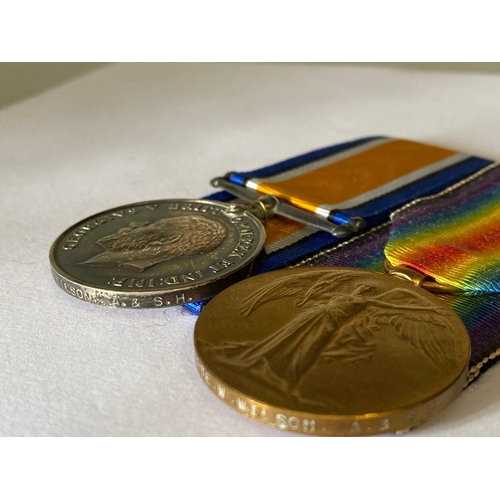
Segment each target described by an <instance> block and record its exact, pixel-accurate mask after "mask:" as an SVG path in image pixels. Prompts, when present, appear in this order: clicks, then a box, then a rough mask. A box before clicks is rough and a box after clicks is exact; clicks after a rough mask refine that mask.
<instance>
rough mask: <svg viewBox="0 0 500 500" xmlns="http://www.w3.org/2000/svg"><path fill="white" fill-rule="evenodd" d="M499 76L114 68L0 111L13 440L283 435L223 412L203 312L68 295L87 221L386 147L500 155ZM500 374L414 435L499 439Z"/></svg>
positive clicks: (2, 386)
mask: <svg viewBox="0 0 500 500" xmlns="http://www.w3.org/2000/svg"><path fill="white" fill-rule="evenodd" d="M499 90H500V76H499V75H495V74H472V73H463V74H462V73H457V72H454V73H443V72H426V71H422V70H418V71H413V70H408V69H398V68H386V67H382V66H381V67H356V66H338V65H304V64H297V65H288V64H287V65H278V64H241V65H240V64H116V65H112V66H109V67H106V68H104V69H101V70H98V71H96V72H94V73H91V74H89V75H86V76H84V77H81V78H78V79H77V80H74V81H72V82H70V83H67V84H65V85H63V86H61V87H59V88H55V89H52V90H50V91H48V92H46V93H44V94H41V95H38V96H36V97H33V98H31V99H28V100H26V101H23V102H21V103H18V104H15V105H12V106H10V107H8V108H5V109H3V110H1V111H0V169H1V170H0V172H1V181H0V203H1V208H2V217H1V218H0V238H1V240H0V270H1V274H0V275H1V279H2V286H1V287H0V435H4V436H13V435H14V436H19V435H29V436H47V435H49V436H115V435H119V436H150V435H154V436H157V435H166V436H188V435H190V436H205V435H209V436H219V435H221V436H225V435H229V436H287V435H291V434H287V433H285V432H282V431H279V430H275V429H272V428H270V427H266V426H264V425H261V424H258V423H256V422H252V421H251V420H249V419H246V418H244V417H242V416H241V415H239V414H238V413H237V412H235V411H234V410H232V409H230V408H229V407H227V406H226V405H224V404H223V403H221V402H220V401H219V400H218V398H217V397H215V396H214V395H213V394H212V393H211V392H210V391H209V390H208V389H207V388H206V387H205V385H204V384H203V383H202V381H201V379H200V377H199V375H198V373H197V371H196V367H195V363H194V348H193V340H192V336H193V327H194V324H195V321H196V316H194V315H192V314H190V313H189V312H187V311H186V310H184V309H182V308H168V309H162V310H157V309H154V310H114V309H108V308H104V307H100V306H94V305H91V304H88V303H85V302H82V301H79V300H76V299H74V298H72V297H70V296H69V295H67V294H65V293H64V292H63V291H61V290H60V289H59V288H58V287H57V286H56V284H55V283H54V281H53V279H52V277H51V274H50V268H49V262H48V251H49V248H50V245H51V244H52V242H53V240H54V239H55V238H56V237H57V236H58V235H59V234H60V233H61V232H62V231H63V230H65V229H66V228H68V227H69V226H70V225H72V224H73V223H75V222H77V221H79V220H81V219H83V218H85V217H88V216H90V215H92V214H94V213H97V212H100V211H102V210H106V209H109V208H113V207H115V206H119V205H124V204H127V203H133V202H137V201H144V200H154V199H162V198H196V197H200V196H203V195H205V194H207V193H209V192H211V191H212V188H211V187H210V185H209V180H210V179H211V178H212V177H214V176H216V175H219V174H224V173H226V172H227V171H231V170H249V169H254V168H257V167H260V166H264V165H267V164H271V163H273V162H276V161H279V160H283V159H286V158H289V157H291V156H294V155H297V154H300V153H304V152H307V151H309V150H312V149H315V148H319V147H322V146H326V145H330V144H334V143H338V142H342V141H345V140H349V139H355V138H358V137H362V136H367V135H376V134H385V135H391V136H394V137H401V138H408V139H413V140H417V141H423V142H428V143H432V144H435V145H438V146H443V147H448V148H451V149H456V150H458V151H463V152H468V153H474V154H478V155H480V156H484V157H489V158H493V159H495V158H496V159H498V158H500V141H499V138H500V92H499ZM499 388H500V366H498V365H497V366H496V367H493V368H492V369H491V370H490V371H488V372H487V373H486V374H485V375H484V376H482V377H481V379H480V380H479V381H478V382H476V383H475V384H473V385H472V386H471V387H470V388H468V389H466V390H465V391H464V392H463V393H462V394H461V396H460V397H459V398H458V399H457V400H456V401H455V402H454V403H453V404H452V405H451V406H449V407H448V408H447V409H446V410H445V411H443V412H442V413H441V414H439V415H437V416H435V417H434V418H432V419H431V420H430V421H429V422H428V423H426V424H424V425H422V426H420V427H418V428H416V429H414V430H412V431H411V432H410V433H408V434H407V436H449V435H452V436H462V435H466V436H472V435H474V436H485V435H490V436H491V435H496V436H498V435H500V390H499Z"/></svg>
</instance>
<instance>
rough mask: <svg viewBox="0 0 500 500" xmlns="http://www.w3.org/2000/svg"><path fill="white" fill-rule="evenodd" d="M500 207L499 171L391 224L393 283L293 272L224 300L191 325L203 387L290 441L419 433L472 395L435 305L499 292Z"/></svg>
mask: <svg viewBox="0 0 500 500" xmlns="http://www.w3.org/2000/svg"><path fill="white" fill-rule="evenodd" d="M499 195H500V168H499V164H498V163H495V164H491V165H489V166H488V167H485V168H484V169H482V170H481V171H479V172H478V173H476V174H474V175H472V176H470V177H469V178H467V179H465V180H463V181H461V182H459V183H457V184H455V185H454V186H452V187H450V188H448V189H446V190H444V191H442V192H441V193H439V194H437V195H434V196H430V197H427V198H421V199H417V200H414V201H413V202H411V203H409V204H408V205H406V206H405V207H403V208H401V209H400V210H397V211H395V212H394V213H393V214H392V216H391V219H392V225H391V233H390V236H389V241H388V242H387V243H386V246H385V251H384V253H385V257H386V259H387V262H386V264H385V268H386V271H387V272H388V273H389V275H383V274H381V273H378V272H372V271H365V270H360V269H351V268H345V267H319V266H318V267H315V266H311V267H296V268H290V269H285V270H281V271H273V272H271V273H267V274H263V275H260V276H255V277H253V278H250V279H248V280H246V281H243V282H241V283H238V284H236V285H234V286H232V287H231V288H229V289H228V290H226V291H224V292H222V293H221V294H220V295H218V296H217V297H215V298H214V300H212V301H211V302H210V303H209V304H208V305H207V307H206V308H205V309H204V311H203V312H202V314H201V316H200V318H199V320H198V322H197V324H196V326H195V347H196V352H197V364H198V369H199V371H200V374H201V376H202V378H203V380H204V382H205V383H206V384H207V385H208V386H209V387H210V389H211V390H212V391H213V392H214V393H215V394H216V395H218V396H219V398H220V399H221V400H223V401H224V402H225V403H226V404H228V405H229V406H231V407H233V408H234V409H236V410H238V411H239V412H241V413H242V414H244V415H245V416H247V417H249V418H252V419H255V420H256V421H259V422H262V423H265V424H268V425H271V426H274V427H277V428H279V429H284V430H290V431H294V432H303V433H306V434H316V435H337V436H348V435H357V436H359V435H371V434H379V433H384V432H396V431H404V430H407V429H409V428H411V427H414V426H416V425H418V424H420V423H422V422H425V421H426V420H427V419H429V418H430V417H431V416H432V415H434V414H435V413H437V412H438V411H440V410H441V409H442V408H444V407H445V406H446V405H448V404H449V403H451V402H452V401H453V399H454V398H455V397H456V396H457V395H458V394H459V393H460V391H461V390H462V389H463V387H464V386H465V384H466V380H467V376H468V364H469V359H470V352H471V343H470V338H469V335H468V333H467V329H466V328H465V326H464V324H463V323H462V321H461V320H460V318H459V317H458V316H457V315H456V314H455V313H454V312H453V311H452V309H451V308H450V307H448V306H447V305H446V303H445V301H444V300H442V299H441V298H439V296H443V294H448V295H449V294H460V295H461V296H462V297H467V296H468V295H469V296H471V297H474V296H477V295H478V294H479V295H480V294H492V293H495V294H496V293H498V291H499V290H500V266H499V264H498V263H499V262H500V236H499V234H500V233H499V231H498V220H499V216H500V201H499V200H500V196H499ZM427 290H429V291H433V292H434V293H437V294H439V295H434V294H432V293H430V292H429V291H427Z"/></svg>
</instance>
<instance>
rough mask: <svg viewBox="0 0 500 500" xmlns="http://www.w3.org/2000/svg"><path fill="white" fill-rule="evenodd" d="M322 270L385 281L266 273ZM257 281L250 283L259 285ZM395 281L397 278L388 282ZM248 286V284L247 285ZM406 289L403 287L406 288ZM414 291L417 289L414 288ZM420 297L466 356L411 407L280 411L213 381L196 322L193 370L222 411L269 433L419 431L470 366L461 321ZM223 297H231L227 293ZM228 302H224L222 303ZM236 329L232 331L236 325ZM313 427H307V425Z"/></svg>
mask: <svg viewBox="0 0 500 500" xmlns="http://www.w3.org/2000/svg"><path fill="white" fill-rule="evenodd" d="M313 269H315V270H321V269H323V270H325V271H332V270H333V269H337V270H339V271H343V270H345V271H355V272H358V273H359V272H363V273H369V274H370V275H372V276H378V277H382V278H383V279H387V278H388V277H387V275H383V274H381V273H375V272H372V271H366V270H361V269H354V268H346V267H328V266H311V267H300V268H289V269H284V270H280V271H273V272H272V273H267V276H269V274H272V275H274V277H275V278H276V274H277V273H283V274H284V273H286V272H291V273H292V272H297V273H300V272H301V271H302V272H305V271H308V270H313ZM262 276H264V275H259V276H256V277H253V278H250V280H256V279H262ZM389 279H394V280H395V279H397V278H389ZM248 281H249V280H247V282H248ZM407 285H408V284H407ZM415 289H417V287H415ZM419 291H420V292H421V293H422V294H423V295H424V297H427V298H428V297H429V296H430V297H432V300H433V301H434V302H435V303H439V304H440V305H441V307H442V308H443V309H444V310H447V311H448V313H449V314H450V316H451V317H453V318H454V321H455V322H456V324H455V323H454V324H453V326H457V325H458V326H459V327H460V328H462V330H463V331H462V333H464V334H465V335H464V336H463V340H465V341H466V342H467V345H466V346H464V347H465V348H466V349H465V350H464V351H463V353H462V356H461V357H463V355H464V354H465V353H466V350H467V351H468V354H467V356H466V358H467V359H466V361H465V363H464V364H463V367H461V365H460V366H459V367H458V368H457V370H456V374H457V375H456V377H455V378H454V379H453V380H451V382H449V383H448V384H447V385H446V386H445V387H443V388H442V389H440V390H438V391H437V390H436V391H434V392H433V393H429V394H428V395H426V396H425V397H422V398H421V399H420V400H418V401H417V402H415V403H412V404H407V405H402V406H401V407H398V408H393V409H389V410H382V411H375V412H371V413H349V414H347V413H346V414H340V413H328V412H325V413H321V412H312V411H307V410H305V411H302V410H300V409H290V408H287V407H285V406H281V405H278V404H275V403H269V402H268V401H265V400H264V399H262V397H259V395H258V394H252V393H251V391H243V390H242V389H241V388H237V387H236V386H234V385H232V384H231V380H228V379H227V376H226V377H224V378H221V376H219V375H217V373H218V372H219V371H218V370H217V366H216V365H215V366H214V361H213V359H212V360H210V359H208V361H207V360H206V359H204V358H203V352H202V349H200V346H199V344H198V341H197V339H198V338H199V330H200V328H201V326H200V325H202V323H200V320H201V319H202V316H203V314H204V313H203V312H202V315H200V319H199V320H198V322H197V324H196V326H195V332H194V344H195V350H196V365H197V369H198V372H199V374H200V376H201V378H202V380H203V381H204V383H205V385H207V386H208V387H209V389H210V390H211V391H212V392H213V393H214V394H215V395H216V396H218V397H219V399H221V400H222V401H223V402H224V403H226V405H228V406H229V407H231V408H233V409H234V410H236V411H238V413H240V414H242V415H244V416H245V417H248V418H250V419H252V420H255V421H257V422H260V423H263V424H266V425H270V426H272V427H275V428H278V429H280V430H288V431H291V432H296V433H302V434H309V435H318V436H369V435H376V434H383V433H388V432H405V431H406V430H409V429H410V428H412V427H415V426H417V425H420V424H422V423H424V422H425V421H427V420H428V419H429V418H431V417H432V416H433V415H435V414H436V413H438V412H439V411H441V410H442V409H444V408H445V407H446V406H448V405H449V404H450V403H451V402H453V401H454V399H455V398H456V397H457V396H458V395H459V394H460V392H461V391H462V389H463V388H464V386H465V383H466V377H467V372H468V365H469V360H470V339H469V336H468V333H467V330H466V328H465V326H464V325H463V323H462V321H461V320H460V318H459V317H458V316H457V315H456V314H455V313H454V312H453V311H452V310H451V309H449V308H448V307H447V306H446V304H444V303H441V302H440V301H439V299H438V298H437V297H435V296H433V295H432V294H430V293H429V292H426V291H423V290H419ZM227 293H230V292H229V291H228V292H227ZM223 300H224V297H219V298H218V300H217V298H216V299H215V300H213V301H212V302H211V303H210V304H208V305H207V307H206V309H208V308H210V309H214V307H217V303H218V302H219V301H223ZM226 302H227V301H226ZM235 328H237V325H235ZM457 330H458V329H453V330H452V329H448V331H449V332H450V333H451V334H453V335H455V334H457V335H458V334H459V332H457ZM311 422H312V424H311Z"/></svg>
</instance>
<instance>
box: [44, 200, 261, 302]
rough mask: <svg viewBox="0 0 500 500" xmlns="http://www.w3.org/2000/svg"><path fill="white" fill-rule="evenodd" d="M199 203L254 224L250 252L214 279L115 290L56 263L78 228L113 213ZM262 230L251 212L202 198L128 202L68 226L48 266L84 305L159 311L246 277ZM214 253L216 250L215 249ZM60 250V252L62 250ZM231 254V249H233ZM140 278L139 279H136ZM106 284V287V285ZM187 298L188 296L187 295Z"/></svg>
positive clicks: (257, 252)
mask: <svg viewBox="0 0 500 500" xmlns="http://www.w3.org/2000/svg"><path fill="white" fill-rule="evenodd" d="M169 203H171V204H186V205H189V204H198V205H206V206H210V207H215V208H219V209H220V212H219V213H220V214H223V215H222V216H224V217H226V220H227V221H228V222H230V221H231V219H232V218H236V217H239V218H244V221H245V222H249V223H250V224H252V225H253V228H252V229H253V230H254V233H253V234H254V237H255V241H254V242H252V246H251V248H250V250H249V251H248V252H247V253H246V254H245V255H244V256H243V258H242V259H241V260H240V261H239V262H233V263H232V265H231V266H230V267H229V268H224V269H221V270H220V271H219V272H218V273H217V274H216V275H214V276H213V277H208V278H205V279H203V280H202V281H201V282H196V283H195V284H191V283H190V282H187V283H185V284H182V285H181V286H178V287H172V286H171V287H170V288H169V289H159V288H156V289H154V290H137V289H133V290H127V289H120V290H115V289H111V288H110V287H109V288H108V287H106V286H103V285H100V284H95V283H90V282H88V281H86V280H83V279H80V278H77V277H74V276H72V275H71V274H70V272H68V271H67V270H65V269H62V268H61V266H60V265H59V263H58V262H57V252H58V251H59V247H60V246H61V245H62V244H63V243H64V241H65V239H67V237H68V236H69V235H71V233H72V232H74V231H75V230H77V229H78V228H79V227H81V226H83V225H85V224H86V223H89V222H90V221H93V220H94V219H96V218H99V217H104V216H107V215H110V214H112V213H113V212H118V211H124V210H129V209H134V208H139V207H147V206H148V205H149V206H154V205H157V204H169ZM186 213H193V214H201V215H203V212H199V211H193V212H189V211H187V212H186ZM229 226H230V227H231V228H234V231H233V235H232V236H233V237H234V238H235V249H236V248H237V247H238V245H239V236H240V232H239V228H238V227H237V225H235V224H230V225H229ZM265 234H266V233H265V229H264V226H263V225H262V223H261V222H260V221H259V219H258V218H257V217H255V216H254V215H253V214H251V213H250V212H248V211H246V210H244V209H243V208H242V207H241V206H239V205H234V204H230V203H224V202H220V201H217V200H203V199H183V198H182V199H163V200H150V201H142V202H137V203H129V204H127V205H121V206H119V207H114V208H111V209H108V210H104V211H102V212H98V213H96V214H94V215H91V216H90V217H86V218H84V219H82V220H80V221H79V222H77V223H75V224H73V225H72V226H71V227H69V228H68V229H66V230H65V231H63V232H62V233H61V234H60V235H59V236H58V237H57V238H56V240H55V241H54V242H53V244H52V245H51V248H50V251H49V261H50V265H51V273H52V276H53V278H54V280H55V282H56V284H57V285H58V286H59V287H60V288H61V289H62V290H63V291H64V292H66V293H67V294H68V295H70V296H72V297H74V298H77V299H79V300H82V301H84V302H88V303H92V304H97V305H103V306H106V307H115V308H132V309H133V308H159V307H169V306H176V305H183V304H188V303H191V302H196V301H200V300H204V299H207V298H210V297H213V296H214V295H216V294H217V293H219V292H220V291H221V290H223V289H225V288H227V287H228V286H231V285H232V284H234V283H236V282H238V281H240V280H242V279H245V278H247V277H248V276H249V275H250V273H251V271H252V269H253V266H254V264H255V262H256V261H258V259H259V257H260V256H261V255H262V254H263V253H264V244H265ZM215 250H217V249H215ZM61 251H62V250H61ZM233 251H234V250H233ZM226 257H227V256H226V255H222V254H221V255H220V258H219V256H218V259H216V260H214V262H213V263H212V262H210V264H217V262H218V261H219V260H223V259H225V258H226ZM138 277H140V276H138ZM108 285H109V284H108ZM187 295H189V296H187Z"/></svg>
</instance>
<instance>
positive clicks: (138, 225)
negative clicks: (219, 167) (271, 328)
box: [49, 199, 265, 308]
mask: <svg viewBox="0 0 500 500" xmlns="http://www.w3.org/2000/svg"><path fill="white" fill-rule="evenodd" d="M176 226H177V227H176ZM172 227H173V229H172ZM186 228H187V229H186ZM197 228H199V229H198V230H197ZM207 228H208V230H207ZM202 233H204V234H205V235H206V236H208V240H207V241H206V242H204V243H203V244H202V248H201V250H200V248H199V246H200V244H199V243H198V242H197V241H196V238H199V236H200V234H201V235H202V236H203V234H202ZM158 234H159V236H160V237H159V238H156V236H157V235H158ZM189 238H191V239H192V240H193V242H191V241H189ZM158 239H160V240H161V241H158ZM264 242H265V230H264V227H263V226H262V224H261V222H260V221H259V220H258V219H257V218H256V217H255V216H254V215H252V214H251V213H249V212H247V211H246V210H244V209H242V208H241V207H240V206H237V205H229V204H227V203H222V202H218V201H213V200H191V199H171V200H154V201H147V202H140V203H134V204H129V205H124V206H120V207H117V208H113V209H110V210H106V211H104V212H100V213H98V214H95V215H93V216H91V217H87V218H86V219H83V220H82V221H80V222H78V223H77V224H74V225H73V226H72V227H70V228H69V229H67V230H66V231H64V232H63V233H62V234H61V235H60V236H59V237H58V238H57V239H56V240H55V241H54V243H53V244H52V247H51V249H50V253H49V259H50V264H51V268H52V275H53V277H54V280H55V281H56V283H57V285H58V286H59V287H60V288H61V289H62V290H64V291H65V292H66V293H68V294H69V295H71V296H73V297H75V298H78V299H80V300H84V301H86V302H90V303H94V304H99V305H105V306H109V307H121V308H145V307H151V308H157V307H168V306H176V305H183V304H187V303H190V302H195V301H198V300H203V299H206V298H209V297H212V296H214V295H216V294H217V293H219V292H220V291H221V290H223V289H224V288H227V287H228V286H230V285H232V284H233V283H236V282H237V281H239V280H241V279H244V278H247V277H248V276H249V274H250V273H251V270H252V267H253V263H254V261H255V259H256V258H257V257H258V256H259V255H260V254H261V252H262V251H263V248H264ZM203 245H204V246H203Z"/></svg>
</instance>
